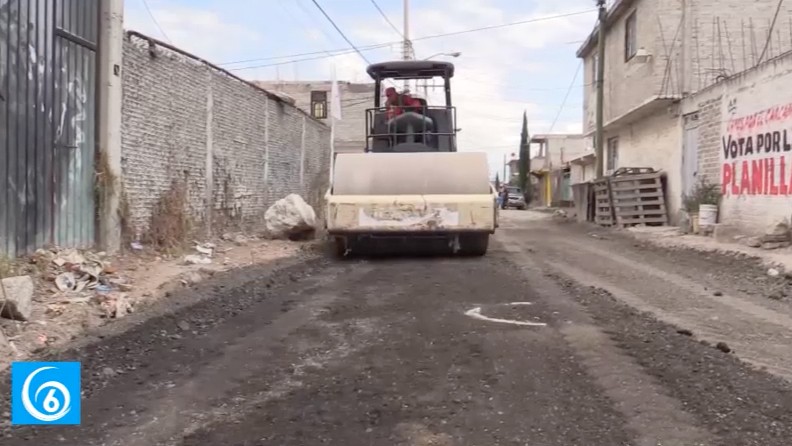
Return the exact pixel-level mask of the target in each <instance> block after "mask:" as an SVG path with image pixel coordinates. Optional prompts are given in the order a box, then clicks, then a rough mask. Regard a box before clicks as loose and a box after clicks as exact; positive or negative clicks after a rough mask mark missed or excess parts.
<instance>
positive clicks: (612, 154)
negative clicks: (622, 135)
mask: <svg viewBox="0 0 792 446" xmlns="http://www.w3.org/2000/svg"><path fill="white" fill-rule="evenodd" d="M607 161H608V164H607V166H606V168H605V169H606V170H616V167H617V165H618V164H619V137H618V136H616V137H613V138H609V139H608V158H607Z"/></svg>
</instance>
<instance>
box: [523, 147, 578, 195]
mask: <svg viewBox="0 0 792 446" xmlns="http://www.w3.org/2000/svg"><path fill="white" fill-rule="evenodd" d="M530 144H531V145H532V146H534V147H537V151H536V152H537V155H536V156H534V157H533V158H531V175H532V176H533V177H534V178H536V179H537V185H538V191H537V192H538V193H536V197H537V198H538V202H539V204H542V205H545V206H553V205H559V204H563V203H566V202H569V201H571V200H572V189H571V187H570V186H571V183H570V164H569V162H570V161H571V160H573V159H575V158H577V157H578V156H580V155H582V154H584V153H586V150H587V148H586V141H585V140H584V138H583V135H579V134H547V135H534V136H533V137H531V140H530Z"/></svg>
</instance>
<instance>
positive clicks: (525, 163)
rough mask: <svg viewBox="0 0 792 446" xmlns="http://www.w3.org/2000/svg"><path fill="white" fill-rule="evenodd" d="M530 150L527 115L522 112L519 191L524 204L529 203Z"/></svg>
mask: <svg viewBox="0 0 792 446" xmlns="http://www.w3.org/2000/svg"><path fill="white" fill-rule="evenodd" d="M530 174H531V148H530V145H529V143H528V113H527V112H525V111H524V112H523V125H522V132H521V133H520V189H521V190H522V191H523V195H525V204H526V205H527V204H530V203H531V197H532V194H531V181H530V180H529V178H528V176H529V175H530Z"/></svg>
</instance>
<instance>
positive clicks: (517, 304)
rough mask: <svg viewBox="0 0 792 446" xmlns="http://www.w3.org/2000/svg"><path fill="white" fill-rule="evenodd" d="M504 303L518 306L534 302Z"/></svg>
mask: <svg viewBox="0 0 792 446" xmlns="http://www.w3.org/2000/svg"><path fill="white" fill-rule="evenodd" d="M503 305H506V306H513V307H516V306H519V305H533V302H509V303H507V304H503Z"/></svg>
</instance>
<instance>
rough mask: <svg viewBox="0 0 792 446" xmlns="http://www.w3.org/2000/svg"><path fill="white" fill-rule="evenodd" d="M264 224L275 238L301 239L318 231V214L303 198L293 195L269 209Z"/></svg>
mask: <svg viewBox="0 0 792 446" xmlns="http://www.w3.org/2000/svg"><path fill="white" fill-rule="evenodd" d="M264 223H265V224H266V227H267V232H268V233H269V235H270V236H271V237H273V238H289V239H295V238H301V237H304V236H306V235H308V234H313V233H314V232H315V231H316V212H314V210H313V208H312V207H311V205H309V204H308V203H306V202H305V200H303V199H302V197H300V196H299V195H297V194H291V195H289V196H287V197H286V198H282V199H280V200H278V201H276V202H275V204H273V205H272V206H270V208H269V209H267V212H266V213H265V214H264Z"/></svg>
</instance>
